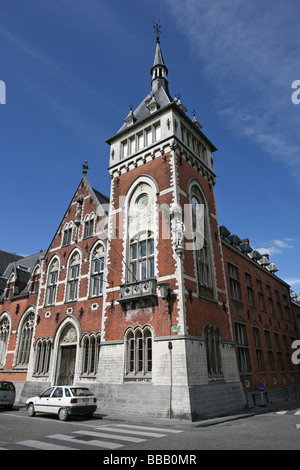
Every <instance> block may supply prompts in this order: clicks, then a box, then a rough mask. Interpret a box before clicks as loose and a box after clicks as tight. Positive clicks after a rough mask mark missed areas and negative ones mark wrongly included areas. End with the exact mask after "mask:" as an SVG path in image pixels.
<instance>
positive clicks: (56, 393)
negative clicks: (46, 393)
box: [52, 387, 63, 398]
mask: <svg viewBox="0 0 300 470" xmlns="http://www.w3.org/2000/svg"><path fill="white" fill-rule="evenodd" d="M62 396H63V389H62V388H61V387H57V388H56V389H55V391H54V392H53V395H52V397H55V398H61V397H62Z"/></svg>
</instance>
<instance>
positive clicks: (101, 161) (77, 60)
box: [0, 0, 300, 292]
mask: <svg viewBox="0 0 300 470" xmlns="http://www.w3.org/2000/svg"><path fill="white" fill-rule="evenodd" d="M0 9H1V15H0V50H1V55H0V80H2V81H4V83H5V85H6V104H5V105H0V152H1V154H0V155H1V194H2V205H1V230H0V249H2V250H7V251H11V252H16V253H18V254H22V255H28V254H32V253H35V252H37V251H39V250H40V249H46V248H47V247H48V245H49V243H50V242H51V239H52V237H53V235H54V233H55V231H56V229H57V227H58V225H59V223H60V222H61V219H62V217H63V215H64V212H65V210H66V208H67V207H68V204H69V202H70V200H71V198H72V196H73V194H74V192H75V190H76V188H77V185H78V184H79V182H80V179H81V177H82V163H83V162H84V160H87V161H88V164H89V172H88V175H87V176H88V179H89V181H90V183H91V184H92V186H93V187H95V188H96V189H98V190H100V191H102V192H103V193H105V194H107V195H109V188H110V180H109V177H108V172H107V167H108V158H109V147H108V145H107V144H106V143H105V139H107V138H109V137H110V136H112V135H113V134H114V133H115V132H116V131H117V130H118V129H119V128H120V127H121V126H122V124H123V119H124V118H125V117H126V116H127V114H128V111H129V108H130V105H133V107H135V106H137V105H139V103H140V102H141V101H142V99H144V97H145V96H146V94H147V93H148V92H149V91H150V87H151V77H150V68H151V66H152V63H153V58H154V52H155V35H154V32H153V23H154V22H157V21H160V23H161V26H162V34H161V47H162V51H163V55H164V59H165V62H166V65H167V67H168V69H169V76H168V78H169V88H170V92H171V94H172V95H173V96H175V94H177V93H180V96H181V101H182V102H183V104H184V105H185V107H186V108H187V110H188V111H187V114H188V115H189V116H190V117H192V116H193V111H195V112H196V117H197V119H198V121H199V122H200V123H201V124H202V125H203V129H202V130H203V132H204V133H205V134H206V135H207V136H208V138H209V139H210V140H211V141H212V142H213V143H214V145H215V146H216V147H217V148H218V151H217V152H216V153H215V154H214V163H215V171H216V174H217V180H216V181H217V182H216V186H215V192H216V199H217V207H218V217H219V224H220V225H226V226H227V228H228V229H229V230H230V231H231V233H236V234H237V235H238V236H239V237H240V238H249V239H250V244H251V246H253V247H254V248H256V249H258V250H260V251H261V252H268V253H270V259H271V261H272V262H274V263H275V264H276V265H277V266H278V268H279V271H278V273H277V275H278V276H279V277H281V278H282V279H284V280H285V281H287V282H289V283H290V284H291V286H292V288H293V289H294V290H295V291H296V292H300V256H299V248H300V217H299V193H300V105H295V104H293V103H292V100H291V96H292V93H293V91H294V90H292V88H291V86H292V83H293V81H294V80H300V69H299V58H300V32H299V31H300V30H299V18H300V3H299V1H298V0H289V1H286V0H276V1H274V0H273V1H271V0H251V1H250V0H243V1H242V0H230V1H226V0H214V1H213V2H212V1H210V0H142V1H141V0H139V1H137V0H127V1H126V2H125V1H124V0H110V1H107V0H105V1H104V0H51V1H49V0H1V3H0Z"/></svg>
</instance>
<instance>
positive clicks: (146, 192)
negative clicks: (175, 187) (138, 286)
mask: <svg viewBox="0 0 300 470" xmlns="http://www.w3.org/2000/svg"><path fill="white" fill-rule="evenodd" d="M144 179H145V178H144ZM147 181H148V179H147ZM149 182H150V181H149ZM155 194H156V193H155V189H154V187H153V183H152V182H150V184H148V182H146V179H145V181H144V180H141V181H140V182H139V183H138V184H137V185H136V186H135V187H134V189H133V190H132V191H131V192H130V194H129V195H128V202H127V204H128V206H127V207H128V213H127V221H128V226H127V247H126V249H127V266H128V269H127V273H126V281H127V282H129V283H130V282H135V281H143V280H145V279H150V278H154V277H155V261H154V251H155V250H154V245H155V243H154V240H155V235H154V234H155V231H156V229H157V220H156V217H157V211H156V206H155Z"/></svg>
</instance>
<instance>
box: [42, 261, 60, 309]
mask: <svg viewBox="0 0 300 470" xmlns="http://www.w3.org/2000/svg"><path fill="white" fill-rule="evenodd" d="M58 271H59V261H58V259H57V258H55V259H54V260H53V261H51V264H50V268H49V271H48V278H47V290H46V302H45V305H52V304H54V303H55V297H56V289H57V281H58Z"/></svg>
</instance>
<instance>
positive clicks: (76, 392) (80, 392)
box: [70, 387, 92, 397]
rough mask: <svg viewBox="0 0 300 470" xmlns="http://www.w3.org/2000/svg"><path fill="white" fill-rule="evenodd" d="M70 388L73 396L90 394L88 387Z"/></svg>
mask: <svg viewBox="0 0 300 470" xmlns="http://www.w3.org/2000/svg"><path fill="white" fill-rule="evenodd" d="M70 390H71V392H72V394H73V396H74V397H88V396H89V395H92V392H91V391H90V390H89V389H88V388H83V387H72V388H71V389H70Z"/></svg>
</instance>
